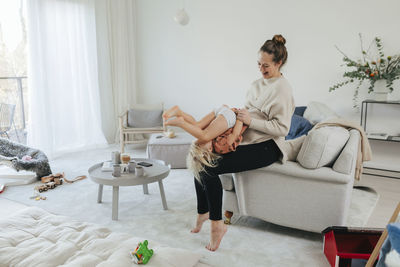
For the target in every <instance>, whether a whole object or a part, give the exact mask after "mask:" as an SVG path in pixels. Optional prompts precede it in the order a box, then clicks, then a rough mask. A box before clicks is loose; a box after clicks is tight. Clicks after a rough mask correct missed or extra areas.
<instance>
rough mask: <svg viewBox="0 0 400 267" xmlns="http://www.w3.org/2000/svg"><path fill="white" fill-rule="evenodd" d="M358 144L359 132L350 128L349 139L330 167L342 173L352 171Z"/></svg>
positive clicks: (350, 172) (353, 170)
mask: <svg viewBox="0 0 400 267" xmlns="http://www.w3.org/2000/svg"><path fill="white" fill-rule="evenodd" d="M359 145H360V132H359V131H357V130H355V129H353V130H350V137H349V140H348V141H347V143H346V145H345V146H344V148H343V150H342V152H341V153H340V154H339V156H338V158H337V159H336V161H335V163H334V164H333V166H332V169H333V170H334V171H336V172H340V173H343V174H352V173H354V172H355V166H356V161H357V154H358V146H359Z"/></svg>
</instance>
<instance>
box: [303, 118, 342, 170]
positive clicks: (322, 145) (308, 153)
mask: <svg viewBox="0 0 400 267" xmlns="http://www.w3.org/2000/svg"><path fill="white" fill-rule="evenodd" d="M349 136H350V134H349V131H348V130H346V129H345V128H343V127H337V126H329V127H322V128H318V129H316V130H313V131H311V132H309V133H308V135H307V137H306V138H305V140H304V143H303V145H302V146H301V148H300V152H299V154H298V155H297V161H298V162H299V163H300V165H301V166H303V167H304V168H307V169H317V168H320V167H323V166H329V165H332V164H333V163H334V162H335V161H336V159H337V157H338V156H339V154H340V152H341V151H342V149H343V147H344V145H345V144H346V142H347V140H348V139H349Z"/></svg>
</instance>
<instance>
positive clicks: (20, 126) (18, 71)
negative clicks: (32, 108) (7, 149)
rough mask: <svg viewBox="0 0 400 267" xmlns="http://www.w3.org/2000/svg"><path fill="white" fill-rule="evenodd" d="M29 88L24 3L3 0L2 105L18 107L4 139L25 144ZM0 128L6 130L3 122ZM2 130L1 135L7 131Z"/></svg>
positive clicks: (0, 27) (0, 9)
mask: <svg viewBox="0 0 400 267" xmlns="http://www.w3.org/2000/svg"><path fill="white" fill-rule="evenodd" d="M27 89H28V88H27V38H26V12H25V7H24V1H23V0H20V1H18V0H13V1H8V0H0V103H3V104H11V105H15V112H14V117H13V122H14V125H13V126H12V127H11V129H10V130H9V131H8V136H7V135H4V133H3V136H2V137H7V138H8V137H9V138H10V139H11V140H12V141H17V142H18V141H19V142H22V143H26V132H25V128H26V118H27V117H28V116H27V115H28V114H27V110H28V108H27V105H28V102H27V100H28V98H27ZM3 115H4V113H3ZM3 117H4V116H3ZM0 118H1V114H0ZM2 120H4V118H3V119H2ZM1 127H3V130H4V127H5V122H4V121H2V122H1ZM1 127H0V132H4V131H2V129H1Z"/></svg>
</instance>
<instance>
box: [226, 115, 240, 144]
mask: <svg viewBox="0 0 400 267" xmlns="http://www.w3.org/2000/svg"><path fill="white" fill-rule="evenodd" d="M242 128H243V122H242V121H240V120H236V123H235V125H234V126H233V129H232V133H231V134H230V135H228V137H227V143H228V145H229V146H231V145H232V144H233V143H234V142H235V141H236V140H237V139H238V137H239V135H240V132H241V131H242Z"/></svg>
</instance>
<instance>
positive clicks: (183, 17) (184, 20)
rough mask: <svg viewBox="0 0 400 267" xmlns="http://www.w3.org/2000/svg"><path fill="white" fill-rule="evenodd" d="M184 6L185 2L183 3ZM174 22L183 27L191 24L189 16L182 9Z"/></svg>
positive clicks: (177, 13)
mask: <svg viewBox="0 0 400 267" xmlns="http://www.w3.org/2000/svg"><path fill="white" fill-rule="evenodd" d="M183 6H184V2H183ZM174 20H175V21H176V22H177V23H179V24H180V25H182V26H185V25H187V24H188V23H189V15H188V14H187V13H186V10H185V8H184V7H183V8H181V9H179V10H178V12H176V15H175V17H174Z"/></svg>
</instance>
